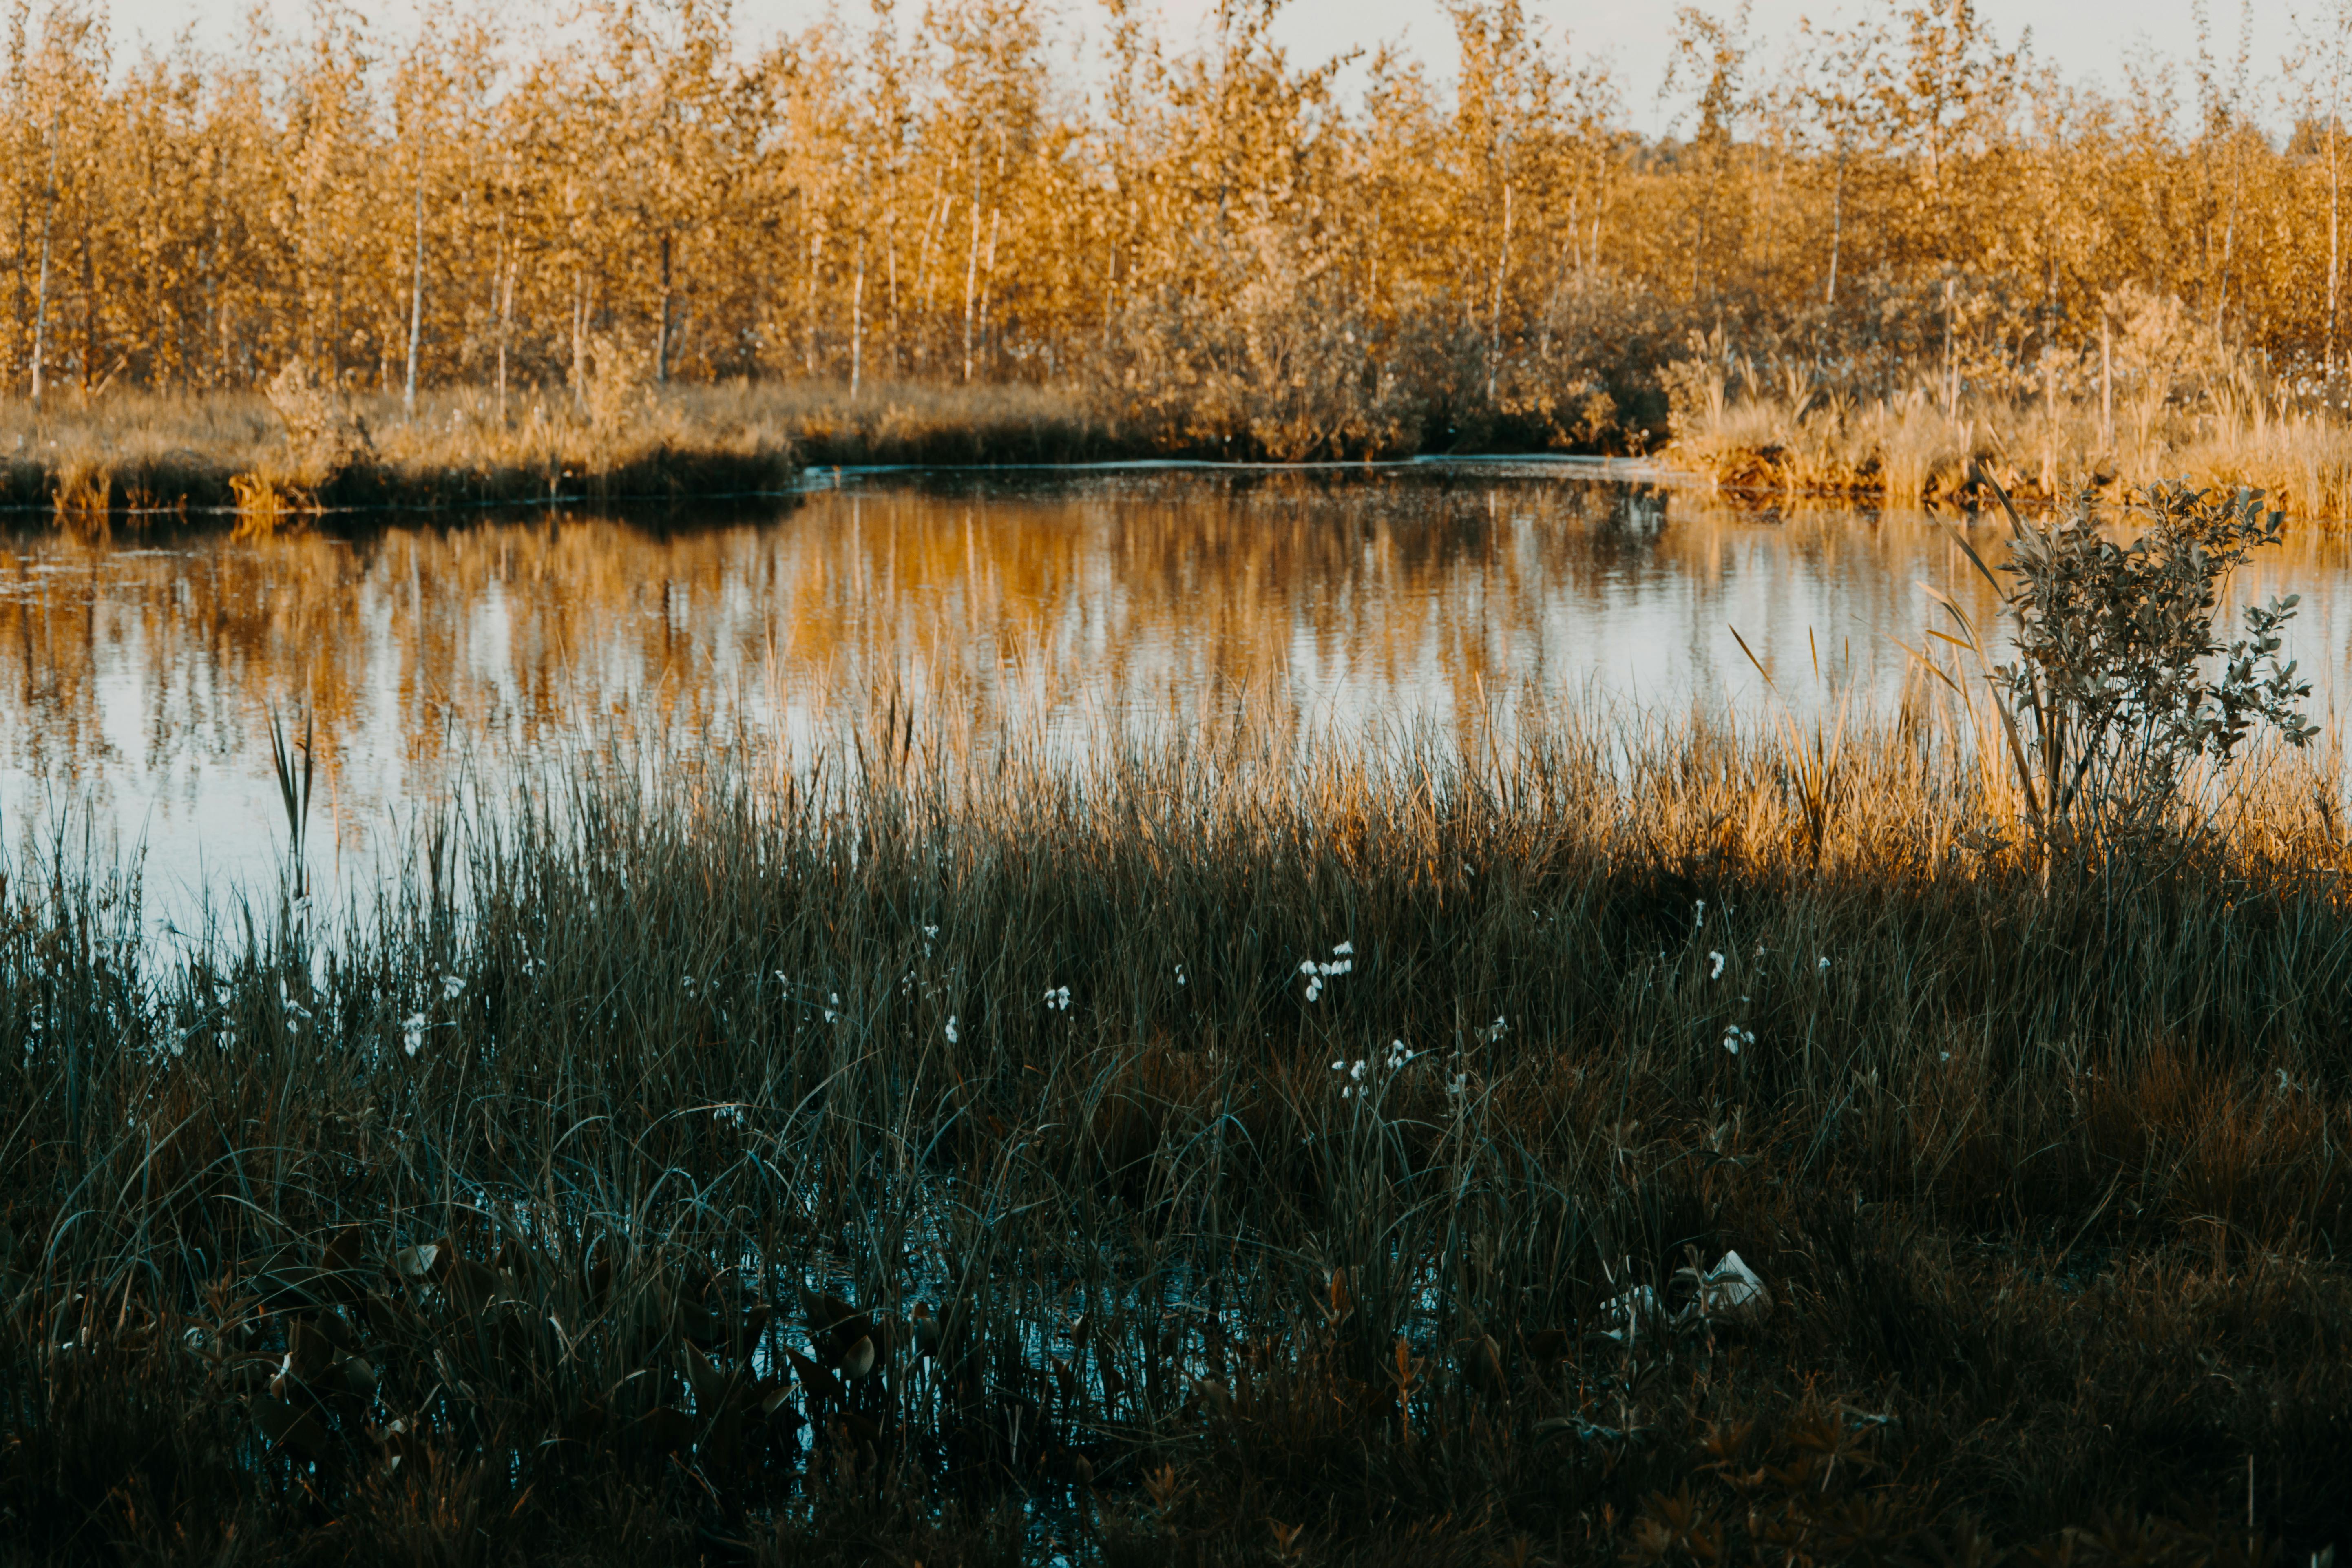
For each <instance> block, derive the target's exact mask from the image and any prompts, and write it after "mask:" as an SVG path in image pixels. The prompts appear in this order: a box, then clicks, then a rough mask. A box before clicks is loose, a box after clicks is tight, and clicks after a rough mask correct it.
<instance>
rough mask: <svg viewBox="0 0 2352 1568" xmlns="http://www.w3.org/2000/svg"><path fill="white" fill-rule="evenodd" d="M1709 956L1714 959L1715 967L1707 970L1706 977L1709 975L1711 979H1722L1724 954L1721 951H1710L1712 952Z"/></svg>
mask: <svg viewBox="0 0 2352 1568" xmlns="http://www.w3.org/2000/svg"><path fill="white" fill-rule="evenodd" d="M1707 957H1708V958H1709V959H1711V960H1713V961H1714V963H1715V967H1714V968H1712V969H1710V970H1708V971H1707V972H1706V977H1707V978H1708V979H1709V980H1720V979H1722V978H1723V954H1721V953H1719V952H1710V953H1708V954H1707Z"/></svg>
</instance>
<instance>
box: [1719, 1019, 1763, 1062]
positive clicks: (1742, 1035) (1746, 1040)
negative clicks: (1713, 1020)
mask: <svg viewBox="0 0 2352 1568" xmlns="http://www.w3.org/2000/svg"><path fill="white" fill-rule="evenodd" d="M1755 1043H1756V1034H1755V1031H1754V1030H1752V1029H1743V1028H1741V1027H1740V1026H1738V1025H1737V1024H1733V1025H1731V1026H1728V1027H1727V1028H1726V1029H1725V1030H1724V1031H1723V1048H1724V1049H1725V1050H1727V1051H1729V1052H1730V1053H1731V1054H1732V1055H1733V1056H1735V1057H1736V1056H1738V1054H1739V1047H1742V1046H1752V1045H1754V1044H1755Z"/></svg>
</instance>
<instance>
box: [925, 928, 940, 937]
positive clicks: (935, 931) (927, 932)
mask: <svg viewBox="0 0 2352 1568" xmlns="http://www.w3.org/2000/svg"><path fill="white" fill-rule="evenodd" d="M923 934H924V935H925V936H927V937H930V936H937V935H939V934H940V928H939V927H937V926H925V927H924V928H923Z"/></svg>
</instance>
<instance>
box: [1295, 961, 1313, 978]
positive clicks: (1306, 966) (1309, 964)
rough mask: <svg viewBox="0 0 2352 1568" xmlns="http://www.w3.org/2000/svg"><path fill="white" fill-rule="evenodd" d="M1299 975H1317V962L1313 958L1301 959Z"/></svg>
mask: <svg viewBox="0 0 2352 1568" xmlns="http://www.w3.org/2000/svg"><path fill="white" fill-rule="evenodd" d="M1298 973H1301V974H1308V975H1311V974H1313V973H1315V961H1314V960H1313V959H1311V958H1302V959H1300V960H1299V961H1298Z"/></svg>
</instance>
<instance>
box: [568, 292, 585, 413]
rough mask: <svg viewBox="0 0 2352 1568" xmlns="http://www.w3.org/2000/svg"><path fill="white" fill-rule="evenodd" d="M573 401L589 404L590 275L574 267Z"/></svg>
mask: <svg viewBox="0 0 2352 1568" xmlns="http://www.w3.org/2000/svg"><path fill="white" fill-rule="evenodd" d="M572 405H573V406H574V407H576V408H579V409H582V410H583V411H584V410H585V409H586V408H587V406H588V275H587V274H586V273H584V272H583V271H581V270H580V269H579V268H576V267H575V268H572Z"/></svg>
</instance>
